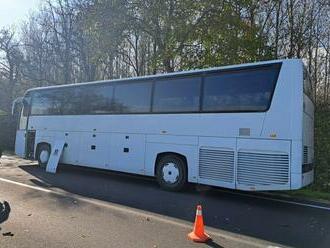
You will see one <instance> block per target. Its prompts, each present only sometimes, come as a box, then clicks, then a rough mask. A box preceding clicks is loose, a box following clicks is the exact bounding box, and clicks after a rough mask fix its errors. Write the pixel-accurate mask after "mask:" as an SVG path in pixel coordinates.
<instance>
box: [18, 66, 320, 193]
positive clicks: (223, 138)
mask: <svg viewBox="0 0 330 248" xmlns="http://www.w3.org/2000/svg"><path fill="white" fill-rule="evenodd" d="M273 62H282V68H281V71H280V74H279V78H278V82H277V85H276V89H275V92H274V96H273V100H272V103H271V106H270V109H269V110H268V111H267V112H261V113H208V114H207V113H203V114H198V113H197V114H196V113H195V114H139V115H91V116H88V115H82V116H79V115H78V116H31V117H29V123H28V129H29V130H36V140H35V146H37V144H38V143H40V142H47V143H49V144H50V145H51V146H52V147H53V145H54V142H55V140H57V139H64V140H65V142H66V143H67V144H68V146H67V147H65V148H64V150H63V155H62V157H61V162H62V163H68V164H73V165H79V166H88V167H95V168H102V169H109V170H117V171H124V172H130V173H136V174H141V175H147V176H154V175H155V161H156V158H157V155H158V154H160V153H165V152H175V153H178V154H181V155H183V156H185V157H186V160H187V163H188V181H189V182H195V183H202V184H208V185H215V186H220V187H227V188H238V189H243V190H277V189H297V188H301V187H302V186H304V185H306V184H307V183H310V182H312V181H313V178H312V177H311V176H308V178H309V179H308V180H307V179H303V175H302V155H303V142H305V143H306V142H307V143H308V144H309V146H310V147H311V149H312V151H313V147H314V144H313V143H312V140H313V138H312V137H313V136H312V134H313V125H312V123H313V116H312V113H313V111H314V110H313V105H312V103H310V102H308V99H307V100H306V99H305V109H306V107H307V109H308V110H305V111H307V112H308V113H309V116H310V119H309V120H307V119H306V118H307V117H306V116H305V114H304V110H303V101H304V94H303V82H302V81H303V73H302V71H303V64H302V62H301V60H278V61H268V62H260V63H254V64H253V65H257V64H265V63H273ZM247 65H251V64H247ZM244 66H246V65H239V66H228V67H223V68H237V67H244ZM217 69H219V68H217ZM211 70H214V69H208V70H207V71H211ZM202 71H203V70H202ZM177 74H182V75H185V74H189V73H187V72H180V73H177ZM147 78H148V77H147ZM119 81H120V80H119ZM63 87H65V86H63ZM306 103H307V104H306ZM311 116H312V117H311ZM240 128H250V136H248V137H240V136H239V129H240ZM307 129H308V130H309V131H307V132H306V130H307ZM65 134H67V135H65ZM93 135H94V136H95V137H94V136H93ZM127 136H128V138H127ZM18 139H19V137H18ZM18 139H17V140H18ZM20 140H21V139H20ZM16 142H17V141H16ZM21 142H23V141H20V142H18V143H21ZM93 145H94V146H95V147H96V149H95V150H92V149H91V146H93ZM205 147H206V148H207V147H210V148H212V149H213V148H214V149H215V150H216V149H219V150H230V151H234V154H235V159H234V167H235V179H236V170H237V153H238V151H240V150H241V151H244V150H248V151H251V150H258V151H259V152H270V151H271V152H285V153H287V154H288V155H289V158H290V183H289V184H287V185H268V186H256V187H253V188H251V187H250V186H246V185H240V184H237V183H236V180H235V181H234V182H232V183H229V182H223V181H221V180H220V181H219V180H212V179H202V178H200V177H199V150H200V148H205ZM124 148H129V152H124V151H123V149H124ZM17 151H19V149H17ZM20 154H22V153H20ZM309 156H310V158H309V159H310V160H311V161H312V159H313V154H309ZM305 178H306V177H305Z"/></svg>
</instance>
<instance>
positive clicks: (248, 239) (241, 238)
mask: <svg viewBox="0 0 330 248" xmlns="http://www.w3.org/2000/svg"><path fill="white" fill-rule="evenodd" d="M0 181H1V182H4V183H10V184H13V185H17V186H21V187H25V188H29V189H34V190H38V191H42V192H46V193H50V194H55V195H60V196H65V197H71V198H74V199H76V200H78V201H81V202H84V203H89V204H92V205H96V206H98V207H105V208H109V209H114V210H117V211H121V212H125V213H129V214H132V215H135V216H142V217H144V218H147V217H148V218H151V219H154V220H156V221H159V222H163V223H167V224H170V225H175V226H179V227H182V228H186V229H192V225H191V224H185V223H183V222H185V221H182V220H176V219H175V218H172V217H167V216H162V215H159V214H155V213H149V212H147V211H144V210H140V209H135V208H130V207H127V206H123V205H119V204H115V203H108V202H103V201H101V200H95V199H90V198H87V197H83V196H79V195H76V194H73V193H64V192H58V191H55V190H49V189H45V188H42V187H37V186H32V185H28V184H25V183H20V182H16V181H12V180H9V179H5V178H1V177H0ZM212 229H214V228H212ZM219 232H220V231H217V230H215V229H214V231H207V233H208V234H210V235H213V236H218V237H220V238H224V239H227V240H232V241H235V242H239V243H243V244H247V245H251V246H254V247H260V248H264V247H272V246H271V245H270V244H271V242H269V241H265V240H261V239H256V238H251V237H248V236H244V235H241V234H232V233H230V232H227V231H224V230H221V233H219ZM257 242H259V243H257Z"/></svg>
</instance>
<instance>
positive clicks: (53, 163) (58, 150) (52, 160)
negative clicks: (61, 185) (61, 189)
mask: <svg viewBox="0 0 330 248" xmlns="http://www.w3.org/2000/svg"><path fill="white" fill-rule="evenodd" d="M52 147H53V149H52V151H51V154H50V157H49V160H48V163H47V167H46V171H47V172H49V173H56V169H57V165H58V162H59V161H60V157H61V155H62V151H63V147H64V140H55V142H54V146H52ZM47 156H48V154H47V152H46V153H44V159H46V157H47Z"/></svg>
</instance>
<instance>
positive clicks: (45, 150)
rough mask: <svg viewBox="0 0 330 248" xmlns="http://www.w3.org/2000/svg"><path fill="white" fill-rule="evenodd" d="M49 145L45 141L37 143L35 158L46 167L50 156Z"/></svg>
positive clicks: (40, 164)
mask: <svg viewBox="0 0 330 248" xmlns="http://www.w3.org/2000/svg"><path fill="white" fill-rule="evenodd" d="M50 152H51V149H50V145H48V144H46V143H42V144H40V145H38V148H37V160H38V164H39V166H41V167H46V165H47V163H48V160H49V157H50Z"/></svg>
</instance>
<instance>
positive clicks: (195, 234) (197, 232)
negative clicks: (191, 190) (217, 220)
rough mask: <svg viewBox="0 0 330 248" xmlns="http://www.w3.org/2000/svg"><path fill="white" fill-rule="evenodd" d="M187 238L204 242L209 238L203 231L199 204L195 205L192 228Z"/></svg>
mask: <svg viewBox="0 0 330 248" xmlns="http://www.w3.org/2000/svg"><path fill="white" fill-rule="evenodd" d="M188 238H189V239H191V240H192V241H194V242H206V241H207V240H209V239H210V236H209V235H208V234H207V233H205V231H204V221H203V214H202V206H201V205H197V210H196V218H195V223H194V230H193V231H192V232H191V233H189V234H188Z"/></svg>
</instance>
